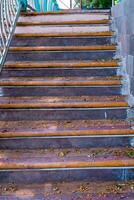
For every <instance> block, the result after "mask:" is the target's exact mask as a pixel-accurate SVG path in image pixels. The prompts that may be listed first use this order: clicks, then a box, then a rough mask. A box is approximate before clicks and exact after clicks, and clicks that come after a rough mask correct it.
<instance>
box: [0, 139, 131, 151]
mask: <svg viewBox="0 0 134 200" xmlns="http://www.w3.org/2000/svg"><path fill="white" fill-rule="evenodd" d="M131 139H132V137H122V136H120V137H95V136H94V137H79V136H78V137H77V138H73V137H72V138H71V137H70V138H69V137H66V138H52V137H51V138H45V137H43V138H32V137H31V138H30V137H27V138H11V139H10V138H7V139H5V138H4V139H1V140H0V149H3V150H4V149H5V150H6V149H11V150H13V149H14V150H15V149H46V148H52V147H53V148H99V147H102V148H103V147H126V146H131Z"/></svg>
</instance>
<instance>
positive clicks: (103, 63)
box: [5, 60, 119, 69]
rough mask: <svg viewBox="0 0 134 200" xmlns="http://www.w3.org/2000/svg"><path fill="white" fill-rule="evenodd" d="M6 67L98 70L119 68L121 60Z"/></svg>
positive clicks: (26, 63)
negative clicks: (97, 68)
mask: <svg viewBox="0 0 134 200" xmlns="http://www.w3.org/2000/svg"><path fill="white" fill-rule="evenodd" d="M5 67H6V68H8V69H10V68H15V69H17V68H26V69H28V68H86V67H87V68H96V67H99V68H101V67H103V68H107V67H119V60H106V61H99V60H98V61H95V60H93V61H91V60H90V61H75V60H72V61H63V62H61V61H55V62H54V61H53V62H51V61H50V62H47V61H45V62H9V61H8V62H6V63H5Z"/></svg>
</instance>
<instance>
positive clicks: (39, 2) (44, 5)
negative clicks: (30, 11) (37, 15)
mask: <svg viewBox="0 0 134 200" xmlns="http://www.w3.org/2000/svg"><path fill="white" fill-rule="evenodd" d="M27 1H28V4H29V5H30V6H31V7H33V8H34V9H35V10H36V11H38V12H40V11H56V10H60V8H59V5H58V3H57V0H27Z"/></svg>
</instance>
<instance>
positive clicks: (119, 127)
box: [0, 120, 134, 148]
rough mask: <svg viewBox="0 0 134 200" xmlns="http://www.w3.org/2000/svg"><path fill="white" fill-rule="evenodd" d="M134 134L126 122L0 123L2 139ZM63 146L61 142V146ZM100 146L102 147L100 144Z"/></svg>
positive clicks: (78, 143) (75, 144)
mask: <svg viewBox="0 0 134 200" xmlns="http://www.w3.org/2000/svg"><path fill="white" fill-rule="evenodd" d="M133 134H134V130H133V129H131V124H130V123H129V122H127V121H125V120H72V121H71V120H61V121H58V120H57V121H53V120H51V121H47V120H43V121H41V120H40V121H1V122H0V137H1V138H21V137H26V138H27V139H28V138H29V137H37V138H39V137H51V138H52V137H59V138H60V137H61V138H62V137H68V138H69V137H74V136H75V137H78V139H79V137H80V136H88V137H92V136H93V137H97V136H100V137H102V136H108V137H109V138H110V137H111V136H131V135H133ZM81 140H82V139H81ZM86 140H87V141H88V143H90V141H89V140H88V139H87V138H86ZM90 140H91V138H90ZM116 140H117V138H116ZM61 141H62V140H61ZM72 141H73V140H72ZM86 143H87V142H84V144H83V146H85V145H87V144H86ZM96 143H97V141H96ZM3 144H4V142H3ZM19 144H20V143H19ZM61 144H62V143H61ZM61 144H60V140H59V145H61ZM70 144H71V145H72V146H73V145H74V147H78V146H79V145H80V142H77V143H74V142H72V143H70ZM124 144H125V142H124ZM1 145H2V143H1ZM1 145H0V147H1ZM31 145H32V144H29V148H30V146H31ZM56 145H58V141H57V142H56V144H55V145H54V146H56ZM67 145H68V144H67ZM81 145H82V143H81ZM107 145H112V143H110V144H109V143H107ZM24 146H25V145H24ZM61 146H62V147H63V146H64V147H65V146H66V142H65V141H64V142H63V145H61ZM69 146H70V145H69ZM94 146H95V143H94ZM98 146H100V144H99V145H98ZM105 146H106V144H105ZM49 147H51V142H50V144H49ZM70 147H71V146H70Z"/></svg>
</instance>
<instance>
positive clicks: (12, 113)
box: [0, 108, 127, 121]
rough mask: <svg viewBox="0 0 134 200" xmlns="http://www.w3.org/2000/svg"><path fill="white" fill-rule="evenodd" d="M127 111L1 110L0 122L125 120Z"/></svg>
mask: <svg viewBox="0 0 134 200" xmlns="http://www.w3.org/2000/svg"><path fill="white" fill-rule="evenodd" d="M126 117H127V111H126V109H124V108H116V109H110V108H109V109H71V110H68V109H50V110H46V109H42V110H40V109H35V110H28V109H25V110H23V109H22V110H21V109H0V120H5V121H6V120H11V121H13V120H62V119H65V120H78V119H92V120H94V119H125V118H126Z"/></svg>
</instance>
